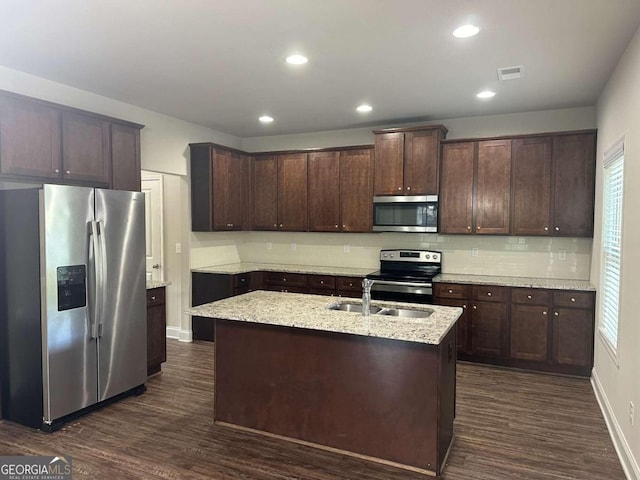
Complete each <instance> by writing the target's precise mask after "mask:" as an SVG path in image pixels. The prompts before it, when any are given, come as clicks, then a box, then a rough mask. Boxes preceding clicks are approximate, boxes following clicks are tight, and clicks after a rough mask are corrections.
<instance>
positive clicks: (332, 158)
mask: <svg viewBox="0 0 640 480" xmlns="http://www.w3.org/2000/svg"><path fill="white" fill-rule="evenodd" d="M372 197H373V149H371V148H364V149H362V148H360V149H345V150H341V151H326V152H314V153H310V154H309V231H312V232H370V231H371V220H372V215H373V212H372V202H371V200H372Z"/></svg>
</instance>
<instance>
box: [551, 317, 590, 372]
mask: <svg viewBox="0 0 640 480" xmlns="http://www.w3.org/2000/svg"><path fill="white" fill-rule="evenodd" d="M593 323H594V316H593V310H591V309H589V310H587V309H578V308H563V307H556V308H554V311H553V361H554V362H555V363H557V364H560V365H577V366H582V367H591V366H592V365H593Z"/></svg>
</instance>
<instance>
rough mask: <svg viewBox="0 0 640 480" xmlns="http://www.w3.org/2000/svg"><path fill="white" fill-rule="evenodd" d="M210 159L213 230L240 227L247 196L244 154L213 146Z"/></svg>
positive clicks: (242, 221) (246, 169) (243, 219)
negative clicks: (211, 168)
mask: <svg viewBox="0 0 640 480" xmlns="http://www.w3.org/2000/svg"><path fill="white" fill-rule="evenodd" d="M212 162H213V178H212V182H213V197H212V198H213V205H212V209H213V229H214V230H242V229H243V228H244V221H245V218H246V215H245V208H246V202H247V196H249V188H248V167H247V162H248V160H247V157H245V156H244V155H240V154H239V153H235V152H230V151H228V150H223V149H219V148H216V149H213V153H212Z"/></svg>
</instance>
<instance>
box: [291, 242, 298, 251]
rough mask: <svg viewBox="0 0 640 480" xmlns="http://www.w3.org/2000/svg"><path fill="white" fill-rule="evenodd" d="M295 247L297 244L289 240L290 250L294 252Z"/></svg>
mask: <svg viewBox="0 0 640 480" xmlns="http://www.w3.org/2000/svg"><path fill="white" fill-rule="evenodd" d="M296 248H297V246H296V242H291V251H292V252H295V251H296Z"/></svg>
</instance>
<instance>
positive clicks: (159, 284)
mask: <svg viewBox="0 0 640 480" xmlns="http://www.w3.org/2000/svg"><path fill="white" fill-rule="evenodd" d="M169 285H171V282H157V281H154V280H148V281H147V290H151V289H152V288H160V287H167V286H169Z"/></svg>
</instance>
